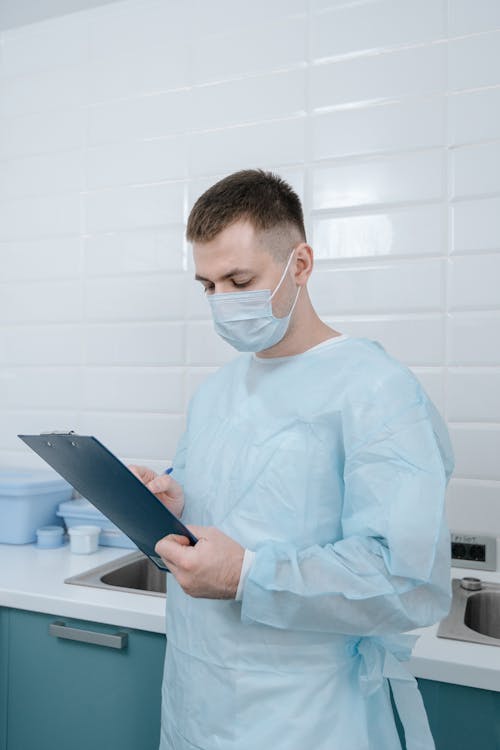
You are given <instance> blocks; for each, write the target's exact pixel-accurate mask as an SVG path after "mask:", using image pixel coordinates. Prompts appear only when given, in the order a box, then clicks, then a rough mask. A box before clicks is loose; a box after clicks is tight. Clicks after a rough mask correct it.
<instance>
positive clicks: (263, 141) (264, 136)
mask: <svg viewBox="0 0 500 750" xmlns="http://www.w3.org/2000/svg"><path fill="white" fill-rule="evenodd" d="M304 128H305V120H304V118H297V119H294V120H281V121H276V122H267V123H261V124H258V125H246V126H242V127H235V128H229V129H227V130H216V131H210V132H206V133H195V134H194V135H193V137H192V152H191V164H190V172H191V174H192V175H195V176H201V175H204V174H208V175H210V174H220V173H221V172H222V173H225V172H231V171H233V170H237V169H248V168H255V167H263V168H264V169H269V168H271V167H273V168H274V167H275V166H276V167H281V166H282V165H289V164H297V163H301V162H303V160H304V147H305V130H304ZM278 171H279V169H278Z"/></svg>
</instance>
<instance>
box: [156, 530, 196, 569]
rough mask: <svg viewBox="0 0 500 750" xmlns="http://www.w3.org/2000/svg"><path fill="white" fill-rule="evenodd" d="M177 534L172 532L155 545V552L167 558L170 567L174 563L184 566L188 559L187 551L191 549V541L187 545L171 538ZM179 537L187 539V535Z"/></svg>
mask: <svg viewBox="0 0 500 750" xmlns="http://www.w3.org/2000/svg"><path fill="white" fill-rule="evenodd" d="M177 536H178V535H177V534H170V535H169V536H166V537H163V539H160V541H159V542H157V543H156V545H155V552H156V553H157V554H158V555H160V557H162V558H163V559H164V560H165V562H166V563H167V565H168V566H169V567H170V565H174V566H176V567H181V568H182V567H183V564H184V561H185V559H186V552H187V551H188V550H189V542H188V544H187V545H185V544H184V543H183V542H178V541H175V540H173V539H172V538H171V537H177ZM179 538H180V539H186V537H179ZM186 541H188V540H186Z"/></svg>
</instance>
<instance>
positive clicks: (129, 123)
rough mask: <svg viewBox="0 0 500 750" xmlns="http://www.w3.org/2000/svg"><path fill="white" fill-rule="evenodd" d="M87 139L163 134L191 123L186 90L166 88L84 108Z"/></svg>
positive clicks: (104, 140)
mask: <svg viewBox="0 0 500 750" xmlns="http://www.w3.org/2000/svg"><path fill="white" fill-rule="evenodd" d="M87 116H88V143H89V145H91V146H96V145H99V144H101V143H107V142H111V143H114V142H120V141H130V140H133V139H140V138H143V139H146V138H163V137H165V136H167V135H173V134H174V133H184V132H186V131H187V130H188V129H189V128H191V127H192V122H193V118H192V114H191V108H190V92H189V91H188V90H180V91H167V92H162V93H157V94H150V95H148V96H138V97H134V98H133V99H121V100H117V101H111V102H106V103H104V104H96V105H95V106H92V107H89V109H88V115H87Z"/></svg>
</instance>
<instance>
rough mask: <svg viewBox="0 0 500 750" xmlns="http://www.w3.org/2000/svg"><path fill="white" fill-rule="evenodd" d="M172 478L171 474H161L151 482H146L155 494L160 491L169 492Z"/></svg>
mask: <svg viewBox="0 0 500 750" xmlns="http://www.w3.org/2000/svg"><path fill="white" fill-rule="evenodd" d="M171 481H172V480H171V479H170V477H169V476H166V475H165V476H159V477H155V478H154V479H152V480H151V481H150V482H148V483H147V484H146V487H147V488H148V490H150V491H151V492H154V493H155V494H157V493H160V492H168V490H169V488H170V485H171Z"/></svg>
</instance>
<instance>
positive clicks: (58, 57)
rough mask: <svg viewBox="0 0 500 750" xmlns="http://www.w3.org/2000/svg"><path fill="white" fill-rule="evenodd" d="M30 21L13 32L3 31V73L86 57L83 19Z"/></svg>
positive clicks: (36, 69)
mask: <svg viewBox="0 0 500 750" xmlns="http://www.w3.org/2000/svg"><path fill="white" fill-rule="evenodd" d="M65 18H66V23H64V24H61V23H58V22H57V21H58V20H59V19H53V22H52V23H50V24H47V23H46V24H29V25H28V26H27V27H24V29H23V28H21V30H19V27H18V28H17V29H16V33H12V31H9V30H6V31H4V32H3V45H2V64H1V70H2V73H3V74H4V75H6V76H20V75H28V74H30V73H38V72H39V71H42V70H43V71H45V70H49V69H54V68H60V67H66V66H72V65H81V64H83V63H85V62H86V61H87V57H88V41H87V28H86V24H85V22H81V21H80V22H78V21H76V22H75V21H74V20H73V21H72V22H71V21H70V22H68V16H66V17H65Z"/></svg>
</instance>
